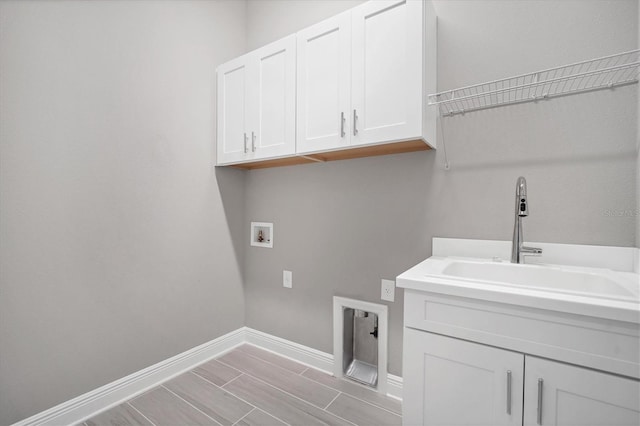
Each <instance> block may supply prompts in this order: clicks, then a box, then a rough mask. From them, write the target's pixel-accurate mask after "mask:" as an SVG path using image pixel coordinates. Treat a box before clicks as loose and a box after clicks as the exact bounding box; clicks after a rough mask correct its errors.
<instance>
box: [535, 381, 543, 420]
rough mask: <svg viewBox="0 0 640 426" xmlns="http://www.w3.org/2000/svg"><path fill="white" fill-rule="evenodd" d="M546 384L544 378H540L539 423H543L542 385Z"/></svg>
mask: <svg viewBox="0 0 640 426" xmlns="http://www.w3.org/2000/svg"><path fill="white" fill-rule="evenodd" d="M543 384H544V380H542V379H538V419H537V422H536V423H537V424H539V425H541V424H542V385H543Z"/></svg>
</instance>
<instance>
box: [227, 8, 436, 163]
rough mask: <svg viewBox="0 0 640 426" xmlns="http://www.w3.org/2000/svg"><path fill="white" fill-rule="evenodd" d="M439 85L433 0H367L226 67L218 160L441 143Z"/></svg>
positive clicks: (305, 157) (349, 154)
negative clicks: (434, 99) (433, 97)
mask: <svg viewBox="0 0 640 426" xmlns="http://www.w3.org/2000/svg"><path fill="white" fill-rule="evenodd" d="M435 91H436V16H435V12H434V10H433V5H432V4H431V2H430V1H423V0H376V1H370V2H367V3H363V4H362V5H360V6H357V7H355V8H353V9H351V10H348V11H346V12H344V13H341V14H339V15H336V16H334V17H332V18H330V19H327V20H325V21H323V22H320V23H318V24H316V25H313V26H311V27H309V28H306V29H304V30H301V31H299V32H298V33H297V34H294V35H291V36H289V37H286V38H284V39H282V40H279V41H277V42H275V43H272V44H269V45H268V46H265V47H263V48H261V49H258V50H256V51H253V52H251V53H248V54H246V55H244V56H242V57H241V58H238V59H236V60H233V61H231V62H229V63H226V64H224V65H221V66H220V67H219V68H218V151H217V152H218V164H220V165H224V164H240V163H248V164H246V165H245V166H243V167H245V168H255V167H268V166H271V165H284V164H296V162H297V163H300V162H304V161H307V162H308V161H312V160H315V161H330V160H332V159H343V158H356V157H358V156H368V155H382V154H388V153H394V152H410V151H418V150H425V149H428V148H429V146H430V147H435V144H436V117H437V116H436V109H435V108H430V107H428V106H427V103H426V95H427V93H434V92H435ZM399 142H404V143H399ZM425 143H426V144H425ZM427 145H429V146H427ZM352 148H353V149H352ZM356 148H357V149H356ZM334 151H335V152H334ZM285 157H291V158H289V159H288V160H287V161H284V160H282V159H283V158H285ZM296 157H297V158H296ZM270 159H273V160H275V159H277V160H278V161H276V162H274V161H271V162H266V161H264V160H270ZM292 160H293V161H292Z"/></svg>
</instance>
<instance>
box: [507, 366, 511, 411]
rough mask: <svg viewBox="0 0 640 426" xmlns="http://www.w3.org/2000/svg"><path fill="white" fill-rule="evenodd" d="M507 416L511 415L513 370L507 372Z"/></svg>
mask: <svg viewBox="0 0 640 426" xmlns="http://www.w3.org/2000/svg"><path fill="white" fill-rule="evenodd" d="M507 414H509V415H511V370H507Z"/></svg>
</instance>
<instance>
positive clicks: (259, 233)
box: [251, 222, 273, 248]
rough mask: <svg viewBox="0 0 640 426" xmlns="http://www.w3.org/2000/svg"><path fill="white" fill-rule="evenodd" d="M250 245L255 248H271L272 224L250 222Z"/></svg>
mask: <svg viewBox="0 0 640 426" xmlns="http://www.w3.org/2000/svg"><path fill="white" fill-rule="evenodd" d="M251 245H252V246H255V247H265V248H272V247H273V223H269V222H251Z"/></svg>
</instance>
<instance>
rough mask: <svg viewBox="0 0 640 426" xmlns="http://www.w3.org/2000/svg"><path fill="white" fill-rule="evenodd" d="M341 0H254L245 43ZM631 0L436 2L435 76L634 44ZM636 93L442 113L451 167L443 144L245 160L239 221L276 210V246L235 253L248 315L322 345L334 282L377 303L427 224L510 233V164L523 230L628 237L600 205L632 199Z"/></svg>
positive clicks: (450, 77) (478, 78) (395, 350)
mask: <svg viewBox="0 0 640 426" xmlns="http://www.w3.org/2000/svg"><path fill="white" fill-rule="evenodd" d="M352 5H353V2H345V3H341V7H338V6H337V5H336V3H334V2H329V3H324V2H320V1H284V2H261V1H250V2H249V3H248V9H247V23H248V25H247V40H248V46H249V47H250V48H255V47H257V46H259V45H262V44H265V43H268V42H270V41H272V40H275V39H277V38H279V37H281V36H283V35H285V34H287V33H291V32H293V31H295V30H297V29H299V28H301V27H303V26H305V25H308V24H311V23H313V22H314V21H318V20H321V19H322V18H325V17H327V16H330V15H332V14H335V13H337V12H339V10H338V9H341V10H344V9H347V8H349V7H351V6H352ZM325 6H326V9H325ZM637 9H638V4H637V2H636V1H600V0H596V1H562V2H547V1H541V2H538V1H496V2H494V1H438V2H436V10H437V13H438V15H439V40H438V52H439V58H438V60H439V62H438V73H439V75H438V85H439V89H440V90H446V89H451V88H456V87H459V86H463V85H469V84H474V83H481V82H484V81H487V80H492V79H497V78H502V77H509V76H511V75H515V74H520V73H525V72H530V71H534V70H536V69H543V68H547V67H553V66H559V65H564V64H567V63H570V62H574V61H580V60H584V59H589V58H593V57H597V56H604V55H608V54H611V53H615V52H621V51H625V50H631V49H635V48H636V46H637V43H638V41H637V39H638V28H637V23H638V10H637ZM310 11H312V12H313V14H315V18H316V19H313V16H311V12H310ZM637 108H638V107H637V93H636V87H634V86H628V87H624V88H618V89H615V90H613V91H600V92H594V93H589V94H582V95H576V96H569V97H565V98H562V99H555V100H551V101H546V102H540V103H537V104H535V103H529V104H523V105H518V106H511V107H504V108H499V109H494V110H485V111H481V112H476V113H470V114H467V115H465V116H460V117H454V118H447V119H445V120H444V122H443V125H444V136H445V142H446V148H447V152H448V154H449V159H450V161H451V164H452V169H451V170H450V171H445V170H444V169H443V153H444V150H443V149H439V150H438V151H437V152H436V151H432V152H421V153H410V154H401V155H393V156H386V157H377V158H366V159H358V160H348V161H340V162H334V163H326V164H311V165H301V166H291V167H284V168H278V169H266V170H255V171H251V172H248V173H247V182H246V185H247V186H246V210H245V211H246V215H245V227H246V228H247V229H248V222H249V221H251V220H255V221H273V222H274V248H273V249H271V250H268V249H260V248H250V249H249V250H247V252H246V258H245V261H246V267H245V295H246V308H247V309H246V322H247V325H248V326H249V327H253V328H257V329H259V330H263V331H265V332H268V333H273V334H275V335H278V336H281V337H283V338H286V339H291V340H293V341H296V342H299V343H302V344H305V345H309V346H311V347H314V348H317V349H319V350H322V351H326V352H332V336H331V333H332V318H331V314H332V312H331V304H332V300H331V298H332V296H333V295H341V296H348V297H354V298H358V299H364V300H369V301H374V302H380V279H381V278H393V277H395V276H396V275H398V274H399V273H400V272H402V271H403V270H405V269H407V268H409V267H411V266H412V265H414V264H415V263H417V262H419V261H421V260H422V259H424V258H426V257H428V256H429V255H430V254H431V249H430V242H431V238H432V237H434V236H442V237H463V238H483V239H501V240H509V239H510V238H511V232H512V226H513V218H512V215H513V192H514V189H515V181H516V178H517V177H518V176H519V175H523V176H525V177H527V179H528V183H529V200H530V204H531V206H530V207H531V216H530V217H528V218H527V219H526V220H525V222H524V232H525V238H526V240H528V241H545V242H561V243H576V244H603V245H618V246H633V245H635V244H636V237H635V228H636V219H635V218H634V217H616V216H614V215H612V214H611V213H610V212H612V211H618V210H630V209H633V208H635V206H636V196H637V195H636V179H635V174H636V163H637V157H636V133H637V131H636V121H637ZM440 136H442V135H440ZM442 142H443V141H442V140H440V141H439V144H440V145H439V146H442ZM283 269H289V270H292V271H293V289H285V288H283V287H282V270H283ZM402 296H403V295H402V291H397V292H396V302H395V303H391V304H389V306H390V339H389V343H390V354H389V355H390V357H389V370H390V372H391V373H393V374H401V347H402V308H403V303H402ZM380 303H385V302H380Z"/></svg>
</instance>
